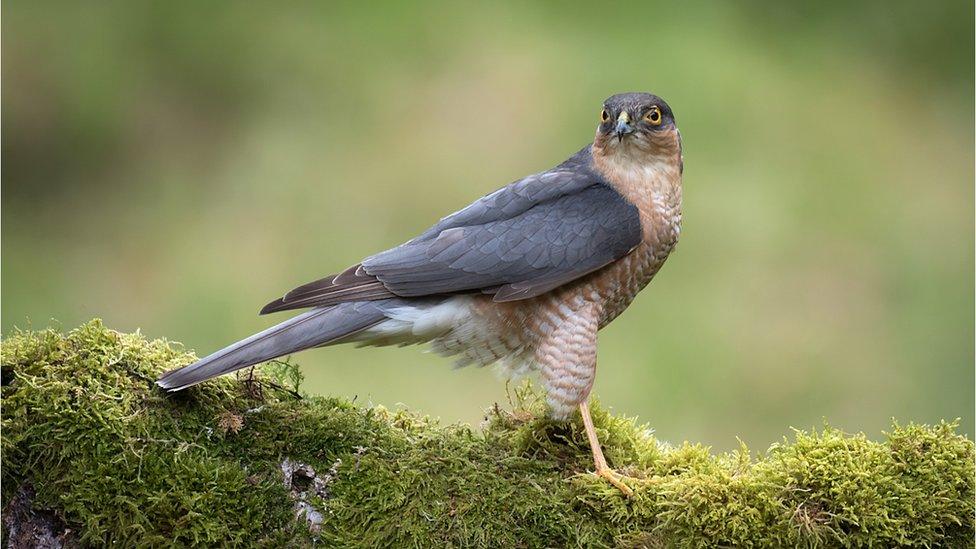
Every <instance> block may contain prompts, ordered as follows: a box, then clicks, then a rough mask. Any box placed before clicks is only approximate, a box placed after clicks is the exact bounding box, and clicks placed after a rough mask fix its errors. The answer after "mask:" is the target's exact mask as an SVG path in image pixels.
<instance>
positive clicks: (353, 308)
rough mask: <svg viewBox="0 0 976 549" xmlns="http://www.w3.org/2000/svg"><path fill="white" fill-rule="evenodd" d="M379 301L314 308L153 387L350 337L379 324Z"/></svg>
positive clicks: (178, 385) (174, 385)
mask: <svg viewBox="0 0 976 549" xmlns="http://www.w3.org/2000/svg"><path fill="white" fill-rule="evenodd" d="M384 305H386V304H385V303H384V302H383V301H364V302H353V303H341V304H339V305H334V306H331V307H325V308H321V309H314V310H311V311H309V312H307V313H304V314H301V315H298V316H296V317H294V318H290V319H288V320H286V321H284V322H282V323H281V324H278V325H276V326H272V327H271V328H268V329H267V330H265V331H263V332H260V333H257V334H254V335H253V336H251V337H249V338H247V339H245V340H242V341H238V342H237V343H234V344H233V345H230V346H228V347H225V348H224V349H221V350H219V351H217V352H216V353H213V354H212V355H210V356H208V357H205V358H202V359H200V360H198V361H196V362H194V363H193V364H190V365H189V366H185V367H183V368H179V369H177V370H172V371H169V372H166V373H165V374H163V375H162V377H160V378H159V379H158V380H157V381H156V384H157V385H159V386H160V387H162V388H163V389H167V390H169V391H179V390H181V389H186V388H187V387H191V386H193V385H196V384H197V383H201V382H203V381H206V380H208V379H211V378H214V377H217V376H219V375H222V374H226V373H230V372H233V371H236V370H240V369H241V368H246V367H248V366H252V365H254V364H259V363H261V362H265V361H268V360H271V359H273V358H278V357H280V356H284V355H287V354H291V353H295V352H298V351H301V350H304V349H309V348H312V347H321V346H323V345H328V344H330V343H337V342H339V341H340V340H342V339H344V338H347V337H349V336H353V335H354V334H356V333H358V332H360V331H362V330H365V329H368V328H370V327H372V326H375V325H376V324H378V323H380V322H382V321H383V320H384V319H385V318H386V316H385V314H384V312H383V307H384Z"/></svg>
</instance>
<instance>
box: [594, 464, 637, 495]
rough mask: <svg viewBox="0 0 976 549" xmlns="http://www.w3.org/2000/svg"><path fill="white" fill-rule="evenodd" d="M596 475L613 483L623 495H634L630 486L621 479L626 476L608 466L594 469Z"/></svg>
mask: <svg viewBox="0 0 976 549" xmlns="http://www.w3.org/2000/svg"><path fill="white" fill-rule="evenodd" d="M596 476H598V477H602V478H604V479H606V480H607V482H609V483H610V484H613V485H614V486H616V487H617V489H618V490H620V491H621V492H623V494H624V495H625V496H627V497H630V496H632V495H634V491H633V490H632V489H631V488H630V486H627V485H626V484H624V481H623V479H624V478H626V477H625V476H624V475H621V474H620V473H618V472H616V471H614V470H613V469H611V468H609V467H600V468H598V469H597V470H596Z"/></svg>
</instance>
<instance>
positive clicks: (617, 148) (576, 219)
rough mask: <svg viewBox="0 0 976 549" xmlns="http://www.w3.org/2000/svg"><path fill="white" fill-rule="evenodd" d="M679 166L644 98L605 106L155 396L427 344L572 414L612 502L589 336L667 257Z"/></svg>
mask: <svg viewBox="0 0 976 549" xmlns="http://www.w3.org/2000/svg"><path fill="white" fill-rule="evenodd" d="M683 172H684V158H683V153H682V143H681V134H680V132H679V131H678V128H677V125H676V123H675V118H674V114H673V112H672V110H671V108H670V107H669V106H668V104H667V103H666V102H665V101H664V100H663V99H661V98H660V97H658V96H656V95H653V94H650V93H622V94H617V95H613V96H611V97H609V98H607V99H606V100H605V101H604V102H603V104H602V108H601V110H600V114H599V121H598V124H597V128H596V134H595V136H594V138H593V141H592V142H591V143H590V144H588V145H586V146H585V147H583V148H582V149H581V150H579V151H578V152H576V153H575V154H573V155H572V156H570V157H569V158H568V159H567V160H565V161H564V162H562V163H560V164H559V165H557V166H555V167H554V168H551V169H548V170H546V171H543V172H540V173H536V174H534V175H529V176H527V177H524V178H522V179H518V180H516V181H514V182H512V183H511V184H509V185H507V186H505V187H502V188H501V189H499V190H497V191H495V192H492V193H490V194H488V195H485V196H484V197H482V198H479V199H478V200H475V201H474V202H473V203H471V204H470V205H469V206H467V207H465V208H463V209H461V210H458V211H457V212H455V213H452V214H450V215H448V216H446V217H444V218H442V219H441V220H440V221H439V222H437V223H435V224H434V225H433V226H432V227H430V228H429V229H427V230H426V231H424V232H422V233H421V234H420V235H419V236H417V237H415V238H413V239H411V240H408V241H406V242H405V243H403V244H401V245H399V246H396V247H393V248H391V249H388V250H386V251H382V252H379V253H377V254H374V255H371V256H369V257H367V258H365V259H363V260H362V261H361V262H359V263H357V264H355V265H353V266H351V267H349V268H348V269H346V270H344V271H341V272H339V273H337V274H332V275H329V276H326V277H324V278H321V279H318V280H315V281H313V282H309V283H307V284H304V285H302V286H298V287H297V288H295V289H293V290H291V291H289V292H287V293H285V294H284V295H283V296H282V297H280V298H278V299H275V300H274V301H272V302H270V303H268V304H267V305H265V306H264V308H263V309H261V314H268V313H273V312H278V311H289V310H297V309H308V311H306V312H303V313H302V314H299V315H298V316H294V317H292V318H290V319H288V320H285V321H284V322H281V323H280V324H277V325H275V326H273V327H271V328H268V329H267V330H264V331H262V332H260V333H257V334H254V335H253V336H251V337H248V338H246V339H244V340H241V341H239V342H237V343H234V344H232V345H230V346H228V347H226V348H224V349H221V350H219V351H217V352H215V353H213V354H211V355H209V356H206V357H204V358H202V359H200V360H198V361H196V362H194V363H193V364H190V365H188V366H185V367H183V368H179V369H175V370H171V371H169V372H167V373H165V374H163V375H162V376H161V377H160V378H159V379H158V380H157V384H158V385H159V386H160V387H161V388H163V389H165V390H167V391H179V390H182V389H186V388H187V387H190V386H193V385H196V384H198V383H200V382H202V381H205V380H208V379H211V378H213V377H216V376H219V375H222V374H226V373H229V372H233V371H236V370H239V369H241V368H245V367H248V366H252V365H255V364H259V363H262V362H266V361H268V360H271V359H274V358H277V357H281V356H285V355H290V354H292V353H295V352H298V351H301V350H305V349H310V348H313V347H325V346H330V345H338V344H343V343H357V344H360V345H374V346H383V345H401V346H402V345H410V344H421V343H426V344H429V345H430V346H431V348H432V350H434V351H436V352H437V353H439V354H442V355H445V356H453V357H456V360H457V364H458V365H461V366H464V365H470V364H474V365H479V366H487V365H490V364H498V365H500V366H501V367H502V370H503V371H505V372H508V373H509V374H511V375H513V376H515V375H523V374H526V373H535V374H537V375H538V376H539V378H540V380H541V384H542V385H543V387H544V389H545V391H546V403H547V405H548V406H547V409H548V414H549V415H550V416H551V417H552V418H553V419H556V420H566V419H568V418H569V417H570V416H571V415H572V414H573V413H575V411H576V410H578V411H579V413H580V415H581V418H582V421H583V425H584V428H585V431H586V435H587V440H588V443H589V445H590V449H591V451H592V454H593V461H594V466H595V471H594V473H595V474H596V475H598V476H599V477H602V478H605V479H606V480H607V481H609V482H610V483H611V484H613V485H614V486H616V487H617V488H619V489H620V490H621V491H622V492H623V493H624V494H626V495H630V494H632V490H631V488H629V487H628V486H627V484H626V483H625V482H624V480H625V478H626V477H624V476H623V475H622V474H620V473H618V472H616V471H614V470H613V469H611V468H610V466H609V465H608V463H607V460H606V458H605V456H604V454H603V451H602V448H601V446H600V442H599V440H598V437H597V433H596V430H595V428H594V426H593V420H592V416H591V413H590V407H589V397H590V392H591V389H592V388H593V382H594V379H595V377H596V364H597V360H596V358H597V333H598V331H599V330H600V329H601V328H603V327H605V326H607V325H608V324H609V323H610V322H612V321H613V320H614V319H615V318H617V316H618V315H620V314H621V313H622V312H623V311H624V310H625V309H626V308H627V307H628V306H629V305H630V304H631V302H632V301H633V300H634V298H635V297H636V296H637V294H638V292H640V291H641V290H642V289H643V288H644V287H645V286H647V284H648V283H649V282H650V281H651V279H652V278H653V277H654V275H655V274H656V273H657V272H658V270H659V269H660V268H661V267H662V265H663V264H664V262H665V260H666V259H667V258H668V256H669V255H670V253H671V251H672V250H673V249H674V247H675V245H676V244H677V241H678V236H679V233H680V228H681V192H682V183H681V180H682V176H683Z"/></svg>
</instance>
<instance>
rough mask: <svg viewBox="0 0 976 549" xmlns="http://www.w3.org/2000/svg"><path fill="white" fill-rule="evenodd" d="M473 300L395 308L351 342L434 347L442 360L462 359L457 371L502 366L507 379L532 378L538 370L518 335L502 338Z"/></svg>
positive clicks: (459, 360) (466, 297)
mask: <svg viewBox="0 0 976 549" xmlns="http://www.w3.org/2000/svg"><path fill="white" fill-rule="evenodd" d="M472 305H473V299H472V298H471V297H469V296H456V297H452V298H449V299H447V300H445V301H443V302H441V303H437V304H430V303H418V304H416V305H413V304H411V305H405V306H400V307H394V308H390V309H389V310H387V311H386V315H387V317H388V318H387V320H384V321H383V322H380V323H379V324H377V325H375V326H373V327H371V328H368V329H366V330H363V331H362V332H360V333H358V334H356V335H355V336H354V337H352V338H350V339H349V340H347V341H355V342H358V343H359V344H360V345H375V346H382V345H400V346H404V345H413V344H418V343H428V342H429V343H430V349H431V350H432V351H434V352H435V353H437V354H439V355H442V356H456V357H457V360H456V365H457V366H459V367H460V366H467V365H470V364H475V365H478V366H488V365H490V364H494V363H498V364H499V365H500V366H501V367H502V368H501V372H502V373H503V374H504V375H507V376H519V375H523V374H525V373H528V371H530V370H531V369H532V365H531V364H530V363H528V362H527V361H526V360H525V358H526V354H527V353H526V352H525V351H526V349H525V346H524V345H523V344H522V342H521V341H520V340H518V339H517V338H515V336H508V339H505V337H506V336H503V335H500V334H498V333H497V327H495V326H491V325H490V324H489V323H488V322H487V321H486V320H485V319H484V318H482V317H480V316H479V315H477V314H474V313H473V307H472Z"/></svg>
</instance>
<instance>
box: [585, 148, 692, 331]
mask: <svg viewBox="0 0 976 549" xmlns="http://www.w3.org/2000/svg"><path fill="white" fill-rule="evenodd" d="M607 175H608V179H609V180H610V182H611V184H613V186H614V187H615V188H616V189H617V190H618V191H619V192H620V193H621V194H622V195H623V196H624V197H625V198H626V199H627V200H628V201H629V202H630V203H632V204H634V206H636V207H637V210H638V212H639V215H640V221H641V231H642V240H641V243H640V244H638V245H637V247H636V248H634V250H633V251H631V252H630V254H628V255H627V256H625V257H623V258H622V259H620V260H618V261H616V262H614V263H613V264H611V265H609V266H607V267H605V268H604V269H601V270H600V271H598V272H596V273H594V274H593V275H591V278H590V279H589V280H587V281H586V283H585V284H584V288H581V289H582V290H583V291H584V294H585V295H584V297H586V298H587V299H588V300H595V301H598V302H599V303H600V305H601V309H602V314H601V318H600V327H601V328H602V327H603V326H606V325H607V324H609V323H610V322H611V321H612V320H613V319H614V318H616V317H617V316H618V315H619V314H620V313H622V312H623V311H624V309H626V308H627V306H628V305H630V303H631V302H632V301H633V300H634V298H635V297H637V294H638V292H640V291H641V290H642V289H643V288H644V287H645V286H647V284H648V283H649V282H650V281H651V279H652V278H654V275H655V274H657V272H658V270H660V268H661V266H662V265H664V262H665V260H666V259H667V258H668V255H669V254H670V253H671V251H672V250H673V249H674V247H675V245H676V244H677V242H678V236H679V234H680V231H681V170H680V166H679V165H672V164H671V163H666V162H661V163H651V164H647V165H644V166H639V167H631V168H623V167H622V168H620V169H617V170H614V171H612V172H611V173H608V174H607Z"/></svg>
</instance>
